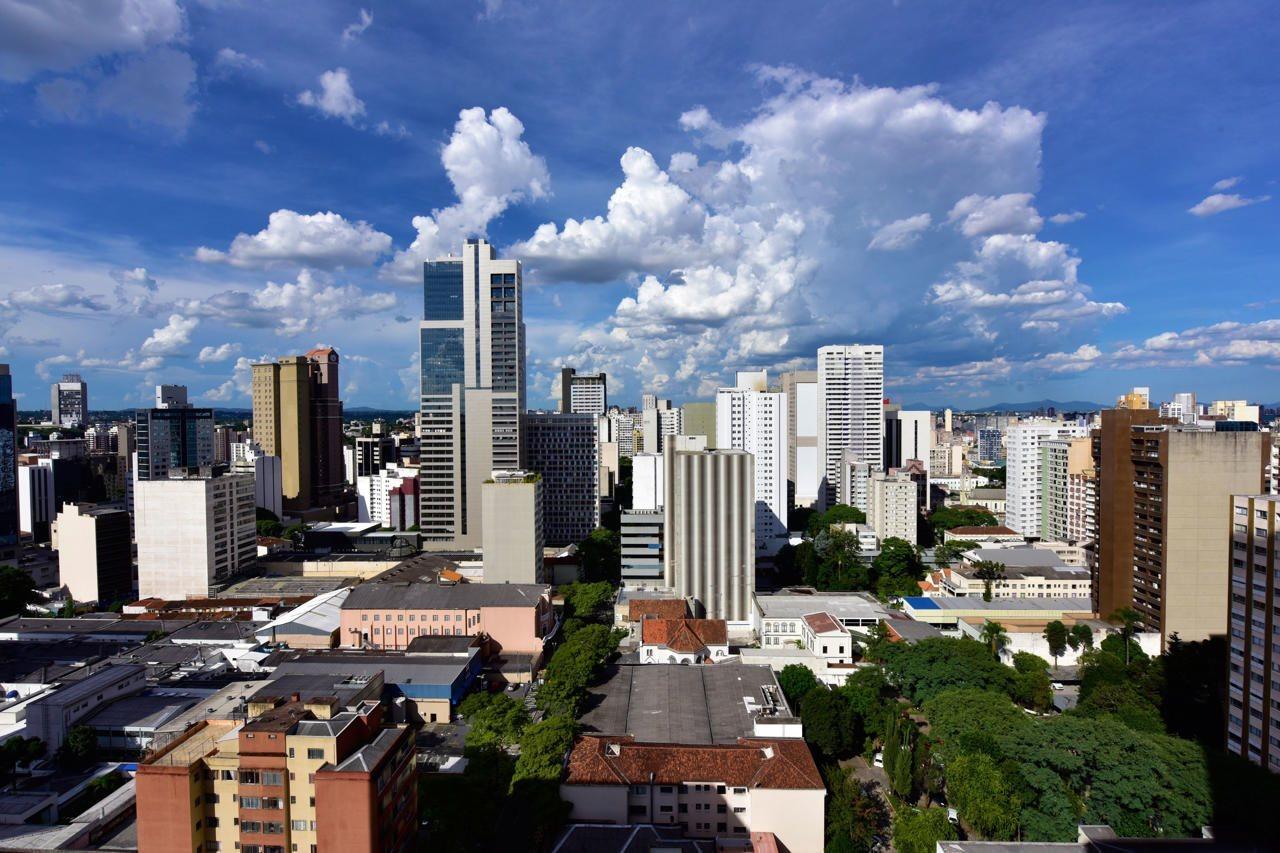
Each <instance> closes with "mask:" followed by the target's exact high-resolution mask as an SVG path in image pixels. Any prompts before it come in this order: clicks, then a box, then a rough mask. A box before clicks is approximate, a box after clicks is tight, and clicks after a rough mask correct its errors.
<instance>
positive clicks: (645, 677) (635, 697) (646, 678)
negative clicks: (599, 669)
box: [581, 662, 791, 744]
mask: <svg viewBox="0 0 1280 853" xmlns="http://www.w3.org/2000/svg"><path fill="white" fill-rule="evenodd" d="M588 692H589V694H590V695H589V696H588V698H587V702H586V706H587V707H588V708H589V709H590V710H589V711H587V712H586V713H585V714H584V715H583V716H582V719H581V723H582V729H583V731H584V732H587V733H599V734H605V735H631V736H632V737H635V738H636V739H637V740H641V741H646V742H651V743H672V742H675V741H679V742H681V743H687V744H711V743H735V742H736V741H737V739H738V738H740V737H748V736H750V735H752V734H753V733H754V731H755V720H756V718H757V717H758V716H761V715H762V714H766V715H768V716H772V717H781V718H789V717H790V716H791V711H790V709H789V708H788V707H787V703H786V700H785V699H784V698H783V697H782V691H781V690H780V689H779V688H778V681H777V678H776V677H775V676H774V674H773V670H772V669H770V668H769V667H768V666H757V665H752V664H742V663H732V662H731V663H721V664H716V665H715V666H681V665H679V664H624V665H618V666H614V667H611V668H610V670H609V674H608V677H607V678H606V679H605V681H604V682H603V683H602V684H600V685H598V686H596V687H593V688H591V689H590V690H589V691H588ZM770 709H772V713H770Z"/></svg>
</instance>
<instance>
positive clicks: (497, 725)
mask: <svg viewBox="0 0 1280 853" xmlns="http://www.w3.org/2000/svg"><path fill="white" fill-rule="evenodd" d="M458 713H459V714H461V715H462V716H463V717H465V718H466V720H467V723H468V724H469V726H470V728H469V729H468V731H467V746H469V747H471V746H474V747H482V748H483V747H489V746H494V747H498V748H500V749H505V748H507V747H510V746H514V745H516V744H517V743H519V742H520V736H521V735H522V734H523V733H524V730H525V727H526V726H528V725H529V712H528V711H527V710H525V707H524V704H523V703H521V702H519V701H517V700H516V699H514V698H512V697H510V696H508V695H507V694H505V693H488V692H483V693H473V694H471V695H470V696H468V697H467V698H466V699H464V700H463V701H462V704H460V705H459V706H458Z"/></svg>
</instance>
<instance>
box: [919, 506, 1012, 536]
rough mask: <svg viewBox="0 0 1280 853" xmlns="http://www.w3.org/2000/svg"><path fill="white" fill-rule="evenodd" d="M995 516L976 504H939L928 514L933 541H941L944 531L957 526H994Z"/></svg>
mask: <svg viewBox="0 0 1280 853" xmlns="http://www.w3.org/2000/svg"><path fill="white" fill-rule="evenodd" d="M996 523H997V521H996V517H995V516H994V515H992V514H991V513H989V512H987V511H986V510H985V509H982V508H981V507H976V506H941V507H938V508H937V509H935V510H934V511H933V513H932V514H931V515H930V516H929V527H930V528H931V529H932V530H933V533H934V541H936V542H942V541H943V540H944V539H945V537H944V535H943V534H944V533H946V531H948V530H954V529H955V528H957V527H994V526H995V525H996Z"/></svg>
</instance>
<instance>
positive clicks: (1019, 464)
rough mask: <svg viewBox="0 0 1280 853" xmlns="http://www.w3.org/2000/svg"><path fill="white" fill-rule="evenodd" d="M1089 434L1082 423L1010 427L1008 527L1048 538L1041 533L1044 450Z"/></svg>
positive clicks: (1040, 421) (1043, 422)
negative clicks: (1059, 441) (1052, 442)
mask: <svg viewBox="0 0 1280 853" xmlns="http://www.w3.org/2000/svg"><path fill="white" fill-rule="evenodd" d="M1088 434H1089V431H1088V428H1087V427H1085V426H1083V425H1081V424H1078V423H1066V422H1063V421H1053V420H1046V419H1038V420H1029V421H1023V422H1022V423H1019V424H1016V425H1014V426H1011V427H1009V431H1008V433H1007V434H1006V439H1005V445H1006V447H1005V451H1006V454H1007V456H1008V458H1007V461H1006V463H1005V524H1006V525H1008V526H1009V527H1011V528H1013V529H1014V530H1016V531H1018V532H1019V533H1021V534H1022V535H1023V536H1039V537H1041V538H1043V537H1044V533H1043V531H1042V530H1041V515H1042V503H1043V502H1042V498H1043V491H1042V487H1043V477H1042V471H1041V466H1042V462H1043V454H1042V452H1041V446H1042V445H1043V444H1044V442H1046V441H1050V440H1053V439H1064V438H1077V437H1083V436H1086V435H1088Z"/></svg>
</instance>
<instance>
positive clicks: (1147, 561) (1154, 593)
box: [1093, 409, 1267, 642]
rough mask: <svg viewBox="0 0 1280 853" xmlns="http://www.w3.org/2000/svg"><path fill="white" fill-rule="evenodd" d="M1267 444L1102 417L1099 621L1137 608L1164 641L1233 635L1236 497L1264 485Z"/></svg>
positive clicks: (1097, 454)
mask: <svg viewBox="0 0 1280 853" xmlns="http://www.w3.org/2000/svg"><path fill="white" fill-rule="evenodd" d="M1264 438H1265V436H1264V435H1263V434H1261V433H1258V432H1227V431H1223V432H1216V431H1212V430H1207V429H1200V428H1197V427H1190V426H1182V425H1179V424H1177V423H1176V422H1174V421H1172V420H1171V419H1168V418H1164V419H1162V418H1160V417H1159V415H1158V414H1157V413H1156V412H1155V411H1153V410H1151V409H1113V410H1108V411H1105V412H1103V413H1102V426H1101V428H1100V429H1097V430H1094V433H1093V455H1094V466H1095V468H1096V470H1097V477H1098V479H1097V491H1096V494H1097V501H1098V505H1097V511H1096V517H1097V523H1098V540H1097V544H1096V546H1095V550H1094V552H1093V594H1094V604H1095V607H1096V608H1097V610H1098V612H1099V613H1101V614H1102V615H1103V616H1104V617H1106V616H1109V615H1110V614H1112V613H1114V612H1115V611H1116V610H1118V609H1120V608H1125V607H1131V608H1133V609H1134V610H1135V611H1137V612H1138V614H1139V615H1140V617H1141V620H1142V625H1143V627H1144V628H1146V629H1147V630H1151V631H1159V632H1160V634H1161V636H1162V638H1163V640H1164V642H1168V640H1169V638H1170V637H1171V636H1173V635H1174V634H1177V635H1178V636H1179V637H1181V638H1182V639H1184V640H1202V639H1205V638H1206V637H1208V636H1210V635H1213V634H1225V633H1226V631H1227V614H1228V599H1227V584H1228V581H1227V567H1228V566H1229V565H1230V555H1229V554H1228V546H1229V542H1230V531H1231V496H1232V495H1234V494H1241V493H1254V492H1257V491H1259V489H1260V487H1261V486H1262V478H1263V470H1264V468H1265V466H1266V452H1267V448H1266V443H1265V441H1264Z"/></svg>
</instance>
